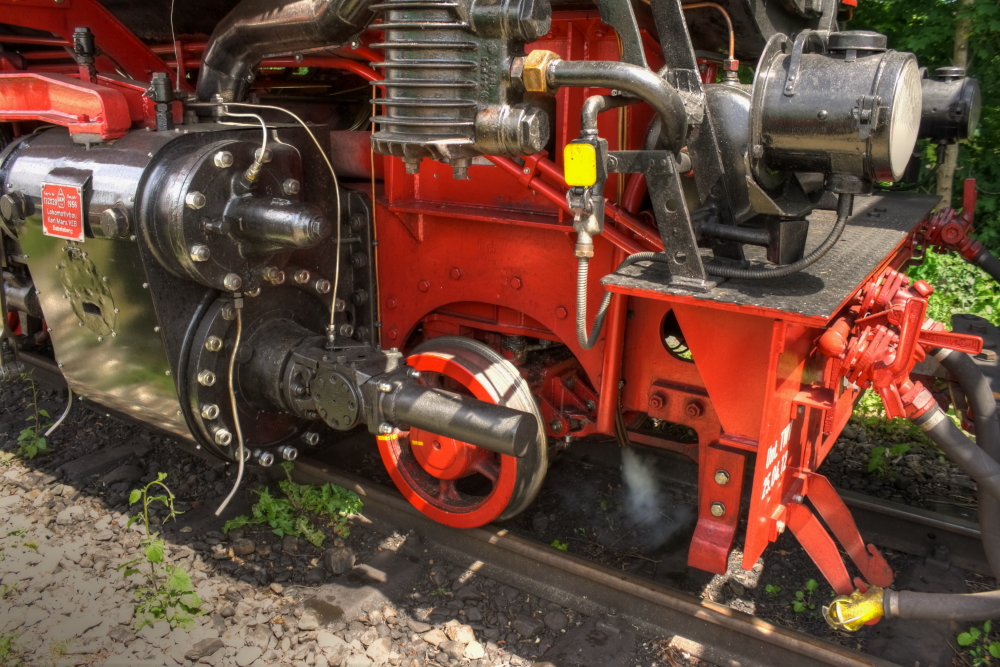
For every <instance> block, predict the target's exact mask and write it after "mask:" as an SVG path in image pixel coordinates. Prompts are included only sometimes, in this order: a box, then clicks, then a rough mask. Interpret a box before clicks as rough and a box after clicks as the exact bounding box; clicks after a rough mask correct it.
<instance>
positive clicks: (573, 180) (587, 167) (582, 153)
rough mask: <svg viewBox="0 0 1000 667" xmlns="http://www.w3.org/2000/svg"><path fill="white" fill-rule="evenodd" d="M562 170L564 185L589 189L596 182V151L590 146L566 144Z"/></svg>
mask: <svg viewBox="0 0 1000 667" xmlns="http://www.w3.org/2000/svg"><path fill="white" fill-rule="evenodd" d="M563 170H564V171H565V174H564V176H565V178H566V185H568V186H570V187H582V188H589V187H590V186H591V185H593V184H594V183H596V182H597V150H596V149H595V148H594V147H593V146H591V145H590V144H566V148H565V149H563Z"/></svg>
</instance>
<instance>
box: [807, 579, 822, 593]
mask: <svg viewBox="0 0 1000 667" xmlns="http://www.w3.org/2000/svg"><path fill="white" fill-rule="evenodd" d="M817 588H819V582H818V581H816V580H815V579H810V580H809V581H807V582H806V590H807V591H809V592H810V593H811V592H812V591H814V590H816V589H817Z"/></svg>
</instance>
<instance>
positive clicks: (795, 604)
mask: <svg viewBox="0 0 1000 667" xmlns="http://www.w3.org/2000/svg"><path fill="white" fill-rule="evenodd" d="M792 610H793V611H794V612H795V613H797V614H798V613H800V612H803V611H805V610H806V606H805V604H803V603H802V602H799V601H798V600H793V601H792Z"/></svg>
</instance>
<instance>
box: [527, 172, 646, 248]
mask: <svg viewBox="0 0 1000 667" xmlns="http://www.w3.org/2000/svg"><path fill="white" fill-rule="evenodd" d="M538 171H540V172H542V174H544V175H545V176H548V177H549V178H551V179H553V180H555V181H556V182H557V183H559V184H560V185H562V187H567V186H566V181H565V180H564V179H563V174H562V172H561V171H560V170H559V167H557V166H556V164H555V163H554V162H552V161H551V160H546V159H541V160H539V161H538ZM604 213H605V214H606V215H607V216H608V217H609V218H611V219H612V220H614V221H615V222H617V223H618V224H620V225H621V226H622V227H625V228H626V229H627V230H629V231H630V232H632V233H633V234H637V235H638V236H639V237H640V238H641V239H642V240H643V241H644V242H645V243H646V244H647V245H649V246H652V248H653V249H654V250H656V251H661V250H663V241H662V240H661V239H660V235H659V234H658V233H656V232H654V231H653V230H651V229H650V228H649V227H648V226H647V225H646V224H645V223H643V222H642V220H639V219H638V218H636V217H635V216H634V215H632V214H631V213H629V212H628V211H626V210H624V209H623V208H621V207H620V206H618V205H617V204H615V203H613V202H610V201H608V202H605V204H604ZM605 233H607V228H605Z"/></svg>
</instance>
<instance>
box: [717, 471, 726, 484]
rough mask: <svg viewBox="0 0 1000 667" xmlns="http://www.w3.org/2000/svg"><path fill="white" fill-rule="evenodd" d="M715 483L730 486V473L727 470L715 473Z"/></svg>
mask: <svg viewBox="0 0 1000 667" xmlns="http://www.w3.org/2000/svg"><path fill="white" fill-rule="evenodd" d="M715 483H716V484H728V483H729V473H728V472H726V471H725V470H716V471H715Z"/></svg>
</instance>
